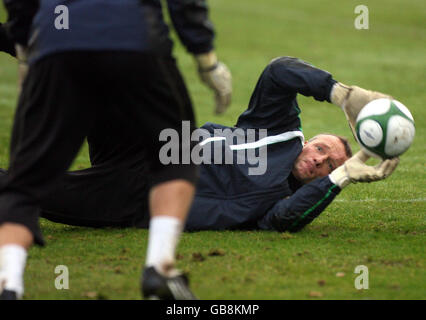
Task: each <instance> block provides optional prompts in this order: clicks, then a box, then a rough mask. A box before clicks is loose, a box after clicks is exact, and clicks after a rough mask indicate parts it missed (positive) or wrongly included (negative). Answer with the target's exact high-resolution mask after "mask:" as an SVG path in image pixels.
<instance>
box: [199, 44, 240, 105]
mask: <svg viewBox="0 0 426 320" xmlns="http://www.w3.org/2000/svg"><path fill="white" fill-rule="evenodd" d="M195 60H196V61H197V64H198V73H199V75H200V78H201V80H202V81H203V82H204V83H205V84H206V85H207V86H208V87H210V88H211V89H212V90H213V91H214V94H215V101H216V114H221V113H223V112H225V110H226V109H227V108H228V107H229V105H230V103H231V96H232V77H231V73H230V71H229V69H228V68H227V66H226V65H225V64H224V63H222V62H218V60H217V57H216V54H215V53H214V52H213V51H211V52H209V53H205V54H199V55H196V56H195Z"/></svg>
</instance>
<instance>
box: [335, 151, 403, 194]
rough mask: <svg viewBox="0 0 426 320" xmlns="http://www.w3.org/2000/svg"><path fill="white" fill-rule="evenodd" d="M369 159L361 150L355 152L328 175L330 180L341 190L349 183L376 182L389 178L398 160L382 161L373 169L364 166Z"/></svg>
mask: <svg viewBox="0 0 426 320" xmlns="http://www.w3.org/2000/svg"><path fill="white" fill-rule="evenodd" d="M369 158H370V157H369V156H368V155H367V154H366V153H365V152H364V151H363V150H361V151H359V152H357V153H356V154H355V155H354V156H353V157H352V158H350V159H349V160H347V161H346V162H345V163H344V164H343V165H341V166H340V167H338V168H337V169H335V170H334V171H333V172H332V173H331V174H330V180H331V181H332V182H333V183H334V184H336V185H337V186H339V187H340V188H341V189H343V188H344V187H346V186H347V185H348V184H349V183H351V182H352V183H356V182H373V181H378V180H382V179H385V178H387V177H388V176H390V175H391V174H392V172H393V171H394V170H395V169H396V167H397V166H398V163H399V158H393V159H387V160H383V161H382V162H380V163H379V164H378V165H376V166H374V167H373V166H368V165H366V164H365V162H366V161H367V160H368V159H369Z"/></svg>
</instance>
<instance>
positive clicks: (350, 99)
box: [330, 82, 392, 141]
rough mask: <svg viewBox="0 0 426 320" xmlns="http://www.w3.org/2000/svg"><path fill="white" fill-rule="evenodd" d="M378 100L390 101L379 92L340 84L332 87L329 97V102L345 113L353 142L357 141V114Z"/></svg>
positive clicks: (389, 97)
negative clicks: (353, 138) (371, 102)
mask: <svg viewBox="0 0 426 320" xmlns="http://www.w3.org/2000/svg"><path fill="white" fill-rule="evenodd" d="M379 98H388V99H392V97H391V96H388V95H386V94H383V93H380V92H376V91H370V90H365V89H362V88H360V87H357V86H350V87H349V86H347V85H344V84H343V83H340V82H338V83H336V84H335V85H334V86H333V89H332V90H331V97H330V99H331V102H332V103H333V104H335V105H337V106H339V107H341V108H342V110H343V112H344V113H345V116H346V119H347V120H348V122H349V127H350V128H351V130H352V133H353V135H354V137H355V140H357V138H356V131H355V126H356V118H357V116H358V114H359V112H360V111H361V109H362V108H364V106H365V105H366V104H367V103H369V102H370V101H373V100H376V99H379ZM357 141H358V140H357Z"/></svg>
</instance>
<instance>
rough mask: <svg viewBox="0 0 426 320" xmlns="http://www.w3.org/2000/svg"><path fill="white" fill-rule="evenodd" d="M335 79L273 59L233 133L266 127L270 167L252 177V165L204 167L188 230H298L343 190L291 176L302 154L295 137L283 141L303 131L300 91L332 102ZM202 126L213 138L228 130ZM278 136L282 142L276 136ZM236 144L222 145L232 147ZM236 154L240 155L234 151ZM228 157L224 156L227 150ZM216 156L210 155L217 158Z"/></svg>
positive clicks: (308, 67) (289, 59) (290, 61)
mask: <svg viewBox="0 0 426 320" xmlns="http://www.w3.org/2000/svg"><path fill="white" fill-rule="evenodd" d="M334 83H336V81H335V80H333V79H332V76H331V75H330V74H329V73H328V72H326V71H323V70H320V69H317V68H315V67H313V66H311V65H309V64H307V63H306V62H304V61H302V60H300V59H296V58H292V57H281V58H277V59H274V60H273V61H272V62H271V63H270V64H269V65H268V66H267V67H266V68H265V70H264V71H263V73H262V75H261V76H260V79H259V81H258V83H257V85H256V88H255V90H254V92H253V94H252V96H251V99H250V103H249V106H248V109H247V110H246V111H245V112H243V113H242V114H241V115H240V117H239V118H238V121H237V123H236V125H235V127H233V128H229V129H231V130H236V129H237V128H241V129H243V130H245V131H246V132H247V130H248V129H253V128H262V129H267V133H268V137H269V138H271V137H272V139H271V140H272V141H274V142H272V143H270V144H268V145H267V169H266V172H265V173H264V174H261V175H249V173H248V167H250V164H249V163H247V162H246V163H244V164H237V163H236V159H237V157H234V159H235V160H234V163H233V164H232V165H226V164H225V165H223V164H222V165H220V164H218V165H215V164H208V165H201V167H200V179H199V183H198V185H197V192H196V195H195V199H194V203H193V205H192V208H191V211H190V213H189V217H188V220H187V224H186V229H187V230H200V229H209V230H222V229H246V228H249V229H266V230H277V231H292V232H294V231H298V230H300V229H302V228H303V227H304V226H305V225H306V224H308V223H310V222H311V221H312V220H313V219H315V218H316V217H317V216H318V215H319V214H320V213H321V212H322V211H323V210H324V209H325V208H326V207H327V206H328V205H329V204H330V203H331V201H332V200H333V199H334V198H335V196H336V195H337V194H338V193H339V192H340V188H339V187H338V186H336V185H335V184H333V183H332V182H331V181H330V178H329V177H328V176H326V177H323V178H318V179H316V180H314V181H313V182H310V183H308V184H305V185H301V184H300V183H299V182H298V181H296V180H295V179H294V177H293V176H292V174H291V171H292V169H293V165H294V162H295V160H296V158H297V157H298V155H299V154H300V152H301V151H302V141H301V139H300V137H298V136H296V137H295V138H293V139H291V140H285V139H283V141H279V140H280V138H279V137H281V136H285V134H286V133H289V132H292V133H294V132H297V131H299V132H301V121H300V118H299V113H300V109H299V106H298V103H297V100H296V96H297V94H298V93H300V94H303V95H305V96H313V97H314V98H315V99H316V100H318V101H329V102H330V100H329V99H330V92H331V88H332V87H333V85H334ZM202 128H204V129H206V130H208V131H209V132H211V133H212V134H213V132H214V129H219V128H220V129H224V128H225V127H224V126H221V125H217V124H213V123H207V124H205V125H204V126H203V127H202ZM277 137H278V138H277ZM231 145H233V142H232V141H229V142H228V143H225V142H223V145H222V146H219V147H222V148H230V146H231ZM233 152H234V153H235V152H237V151H233ZM223 153H224V152H223ZM213 154H214V153H213V152H212V157H213Z"/></svg>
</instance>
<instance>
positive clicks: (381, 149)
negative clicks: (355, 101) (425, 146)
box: [356, 98, 415, 159]
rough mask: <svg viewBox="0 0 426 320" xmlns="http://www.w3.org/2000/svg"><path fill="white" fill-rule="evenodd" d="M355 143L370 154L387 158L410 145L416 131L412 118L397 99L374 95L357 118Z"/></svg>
mask: <svg viewBox="0 0 426 320" xmlns="http://www.w3.org/2000/svg"><path fill="white" fill-rule="evenodd" d="M356 135H357V137H356V138H357V140H358V143H359V144H360V145H361V147H362V148H363V149H364V151H366V153H368V154H369V155H370V156H373V157H376V158H382V159H389V158H393V157H397V156H400V155H401V154H403V153H404V152H405V151H407V149H408V148H409V147H410V145H411V143H412V142H413V139H414V135H415V127H414V119H413V116H412V115H411V112H410V111H409V110H408V108H407V107H406V106H404V105H403V104H402V103H401V102H399V101H397V100H391V99H386V98H382V99H376V100H373V101H370V102H369V103H368V104H366V105H365V106H364V108H362V110H361V112H360V113H359V114H358V117H357V120H356Z"/></svg>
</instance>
